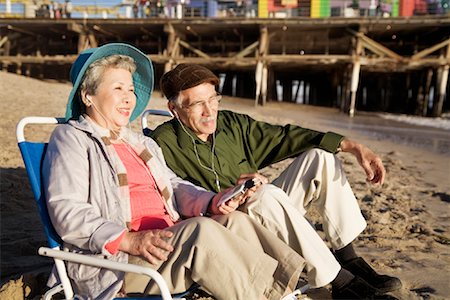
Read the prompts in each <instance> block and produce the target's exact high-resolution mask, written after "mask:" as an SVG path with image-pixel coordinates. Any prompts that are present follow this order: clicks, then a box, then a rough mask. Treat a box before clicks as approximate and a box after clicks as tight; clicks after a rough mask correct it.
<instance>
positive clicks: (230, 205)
mask: <svg viewBox="0 0 450 300" xmlns="http://www.w3.org/2000/svg"><path fill="white" fill-rule="evenodd" d="M233 188H234V186H232V187H230V188H228V189H226V190H224V191H222V192H220V193H218V194H216V195H215V196H214V198H213V199H212V201H211V204H210V206H209V208H208V212H209V213H211V214H213V215H226V214H229V213H231V212H233V211H235V210H236V209H237V208H238V207H239V205H241V204H242V203H244V202H245V199H244V196H245V194H241V195H238V196H236V197H234V198H232V199H231V200H229V201H227V202H225V203H222V204H221V205H220V206H219V207H217V204H218V203H219V201H220V198H222V196H223V195H224V194H225V193H226V192H228V191H229V190H231V189H233Z"/></svg>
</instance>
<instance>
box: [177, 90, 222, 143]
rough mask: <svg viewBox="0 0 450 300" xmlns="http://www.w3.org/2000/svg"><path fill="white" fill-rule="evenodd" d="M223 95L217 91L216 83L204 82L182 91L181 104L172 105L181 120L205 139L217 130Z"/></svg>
mask: <svg viewBox="0 0 450 300" xmlns="http://www.w3.org/2000/svg"><path fill="white" fill-rule="evenodd" d="M220 99H221V96H220V95H218V94H217V93H216V90H215V88H214V85H212V84H211V83H202V84H200V85H197V86H195V87H192V88H190V89H187V90H184V91H181V92H180V103H181V105H174V104H173V103H169V105H171V107H170V108H171V109H172V110H173V111H175V112H176V113H177V114H178V118H179V119H180V121H181V122H182V123H183V124H184V125H185V126H187V127H189V128H190V129H191V130H192V131H194V133H195V134H196V135H197V136H198V137H199V138H200V139H201V140H203V141H207V140H208V137H209V135H210V134H212V133H214V131H216V127H217V111H218V109H219V102H220Z"/></svg>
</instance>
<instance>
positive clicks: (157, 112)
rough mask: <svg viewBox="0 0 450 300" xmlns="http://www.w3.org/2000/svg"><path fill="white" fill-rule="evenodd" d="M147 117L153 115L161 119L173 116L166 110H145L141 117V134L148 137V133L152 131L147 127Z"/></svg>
mask: <svg viewBox="0 0 450 300" xmlns="http://www.w3.org/2000/svg"><path fill="white" fill-rule="evenodd" d="M149 115H153V116H163V117H170V118H173V115H172V113H171V112H169V111H167V110H161V109H147V110H145V111H144V112H143V113H142V116H141V129H142V133H143V134H144V135H146V136H148V135H149V134H150V132H152V130H151V129H150V128H149V127H148V120H147V118H148V116H149Z"/></svg>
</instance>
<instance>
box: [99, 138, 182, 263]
mask: <svg viewBox="0 0 450 300" xmlns="http://www.w3.org/2000/svg"><path fill="white" fill-rule="evenodd" d="M113 145H114V149H115V150H116V152H117V155H119V158H120V160H121V161H122V163H123V165H124V166H125V169H126V170H127V176H128V188H129V190H130V204H131V228H130V231H141V230H149V229H163V228H166V227H169V226H172V225H173V224H174V223H173V221H172V220H171V218H170V216H169V214H168V213H167V211H166V208H165V207H164V202H163V201H164V200H163V198H162V197H161V194H160V192H159V190H158V187H157V186H156V182H155V179H154V178H153V176H152V174H151V172H150V169H149V168H148V166H147V165H146V164H145V163H144V162H143V161H142V160H141V159H140V158H139V156H138V155H137V154H136V152H134V151H133V149H132V148H131V147H129V146H128V145H126V144H124V143H123V144H113ZM124 234H125V232H124V233H122V235H120V236H119V237H118V238H117V239H116V240H114V241H112V242H109V243H108V244H106V246H105V247H106V249H107V250H108V251H109V252H110V253H111V254H115V253H116V252H117V251H118V247H119V244H120V241H121V240H122V238H123V235H124Z"/></svg>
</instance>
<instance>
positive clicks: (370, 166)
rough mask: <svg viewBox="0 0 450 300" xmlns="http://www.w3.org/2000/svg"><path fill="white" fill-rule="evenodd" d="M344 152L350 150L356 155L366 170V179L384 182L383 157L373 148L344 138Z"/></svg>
mask: <svg viewBox="0 0 450 300" xmlns="http://www.w3.org/2000/svg"><path fill="white" fill-rule="evenodd" d="M340 147H341V149H342V151H343V152H350V153H352V154H353V155H355V157H356V159H357V160H358V163H359V164H360V165H361V167H362V168H363V169H364V172H366V176H367V177H366V180H367V181H368V182H370V183H373V184H377V183H379V184H383V182H384V178H385V176H386V169H385V168H384V166H383V162H382V161H381V158H380V157H378V155H376V154H375V153H373V151H372V150H370V149H369V148H367V147H366V146H364V145H361V144H359V143H357V142H354V141H351V140H348V139H344V140H343V141H342V142H341V145H340Z"/></svg>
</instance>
